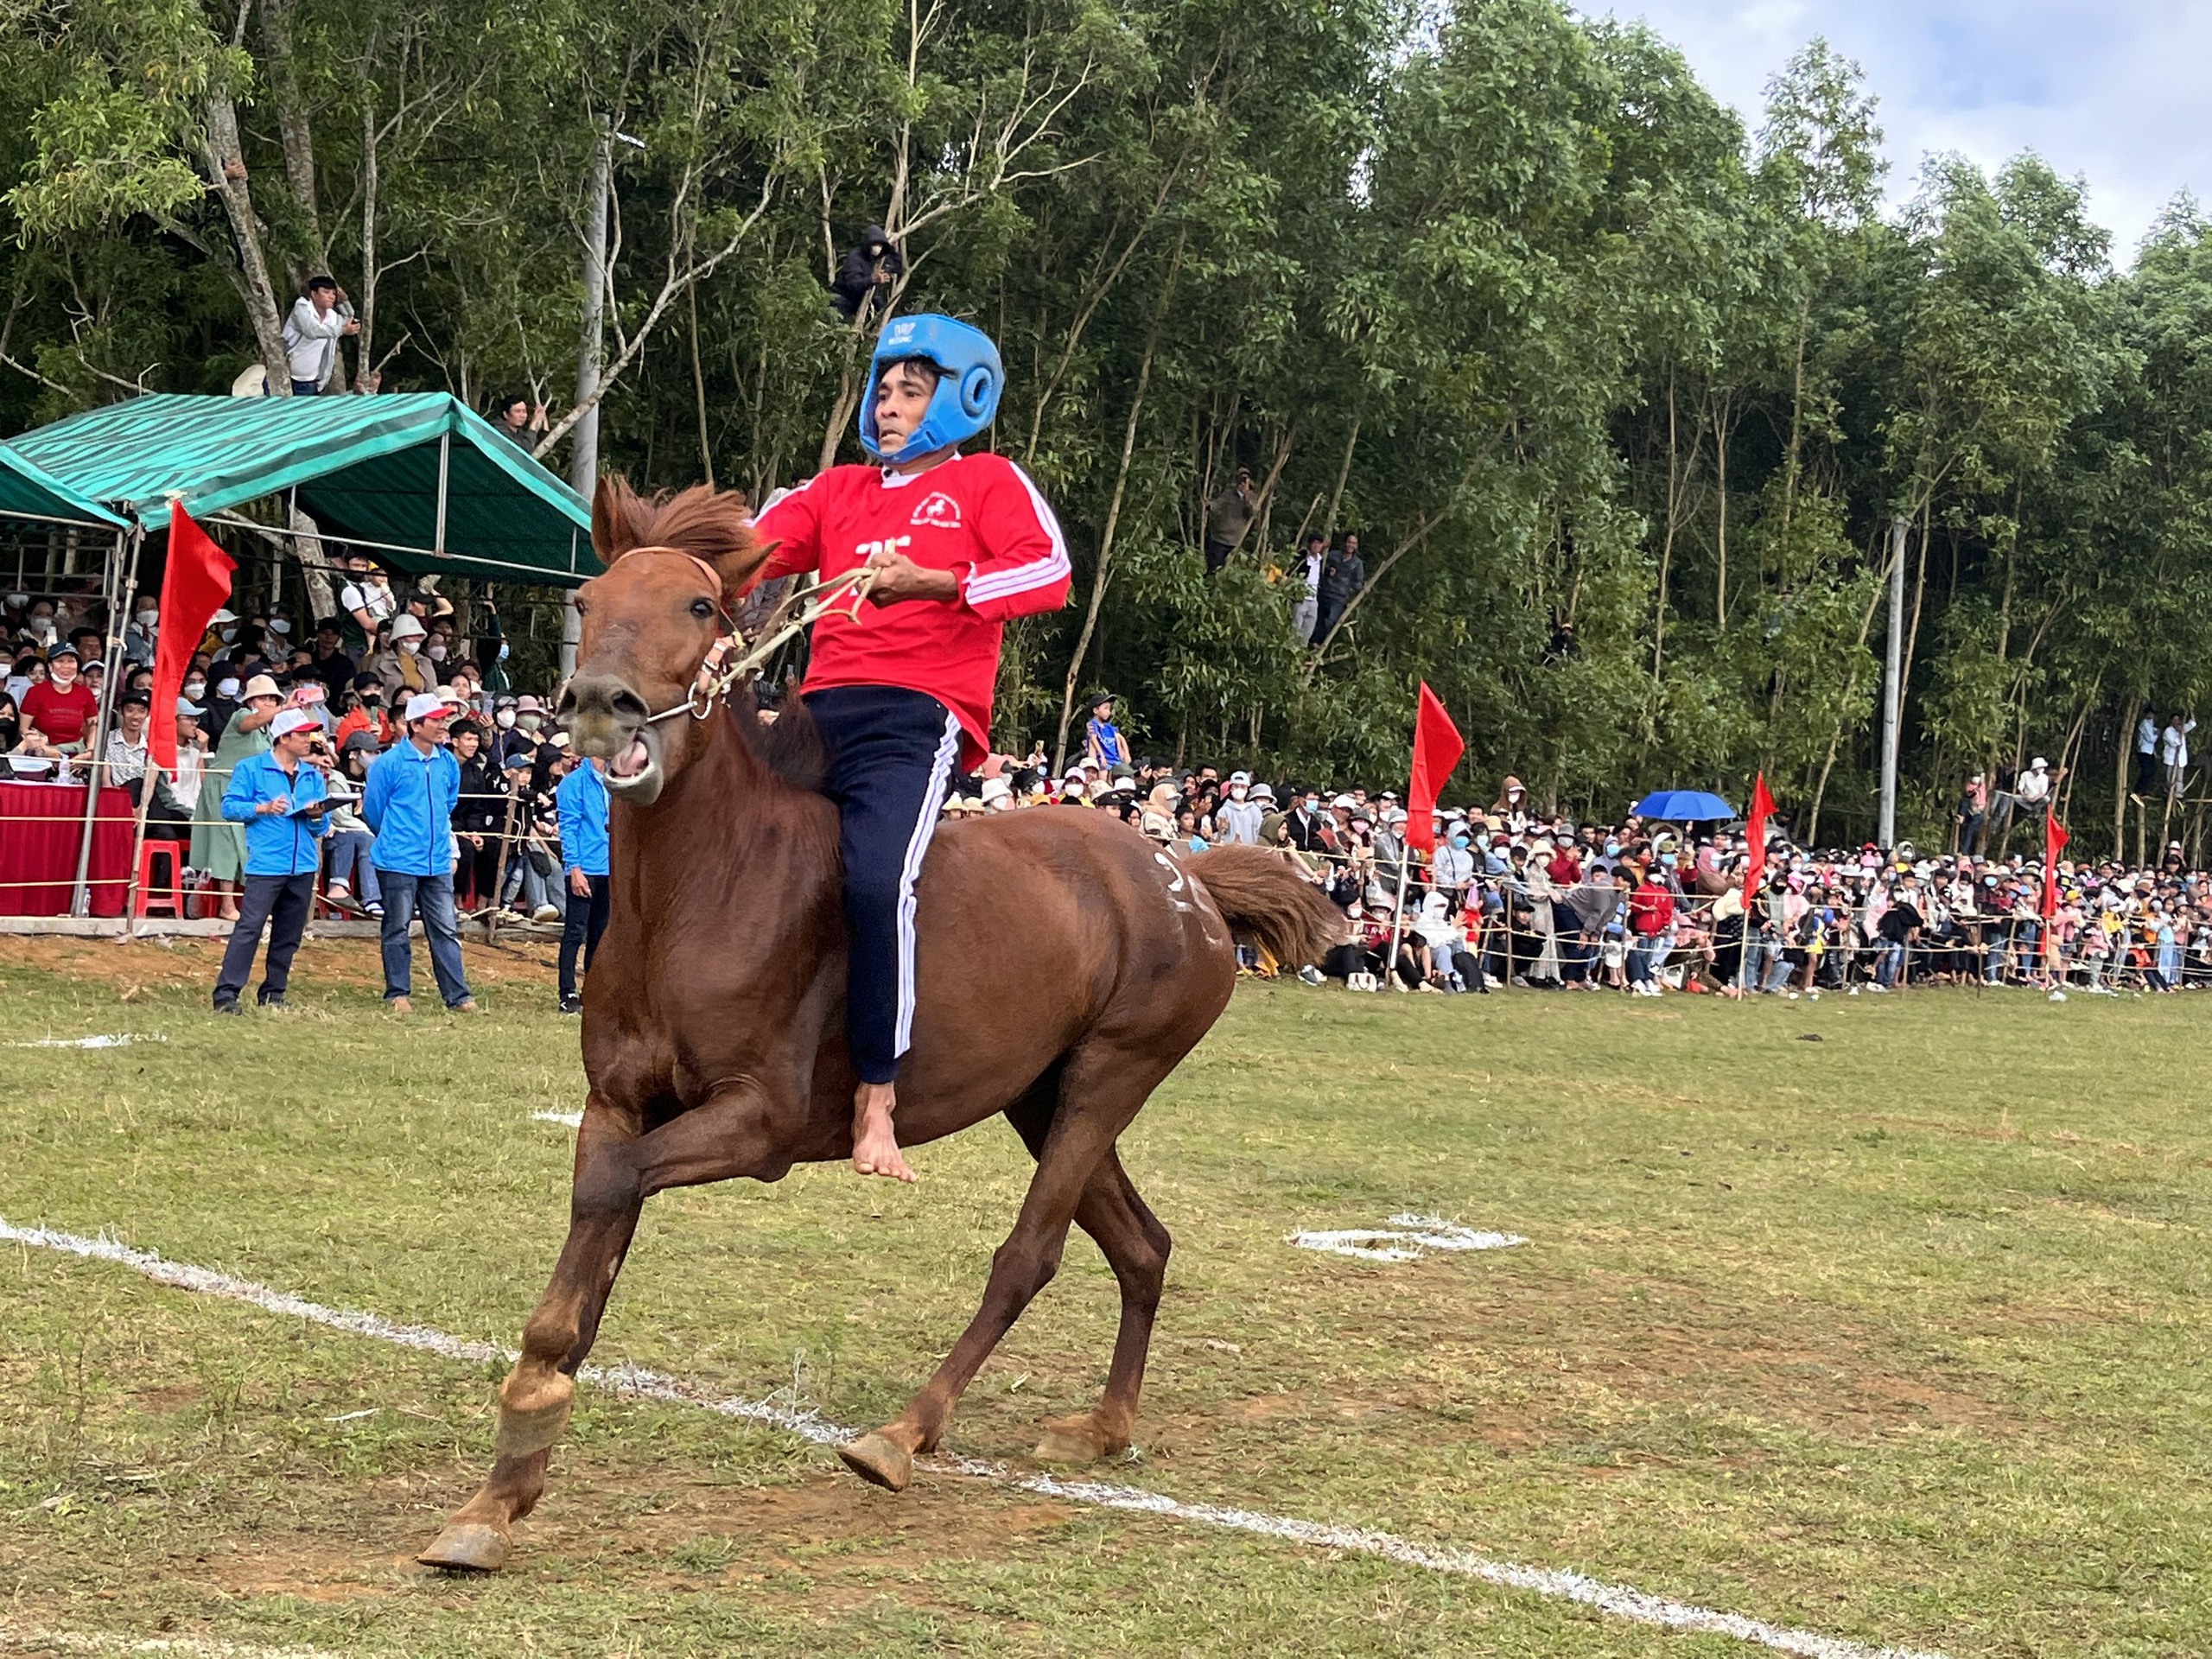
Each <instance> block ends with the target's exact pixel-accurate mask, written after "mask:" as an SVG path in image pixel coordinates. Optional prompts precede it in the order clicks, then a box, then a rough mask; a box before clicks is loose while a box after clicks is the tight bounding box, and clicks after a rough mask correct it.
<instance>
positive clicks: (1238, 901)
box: [1185, 846, 1345, 968]
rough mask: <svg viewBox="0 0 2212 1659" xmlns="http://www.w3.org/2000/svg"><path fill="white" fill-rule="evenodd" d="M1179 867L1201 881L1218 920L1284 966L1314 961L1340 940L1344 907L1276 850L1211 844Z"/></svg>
mask: <svg viewBox="0 0 2212 1659" xmlns="http://www.w3.org/2000/svg"><path fill="white" fill-rule="evenodd" d="M1185 868H1186V869H1188V870H1189V871H1190V872H1191V874H1193V875H1195V876H1197V877H1198V880H1200V881H1202V882H1204V883H1205V889H1206V891H1207V892H1208V893H1211V894H1212V895H1213V902H1214V906H1215V907H1216V908H1217V909H1218V910H1219V911H1220V912H1221V915H1222V919H1223V920H1224V921H1225V922H1227V923H1228V924H1229V925H1230V926H1231V927H1233V928H1235V929H1236V930H1237V931H1240V932H1243V933H1249V935H1251V937H1252V938H1255V939H1256V940H1258V941H1259V942H1260V943H1261V944H1263V945H1265V946H1266V947H1267V948H1268V953H1269V954H1270V955H1272V956H1273V957H1274V959H1275V960H1276V961H1277V962H1279V963H1282V964H1283V966H1284V967H1286V968H1295V967H1300V966H1302V965H1303V964H1305V963H1309V962H1318V961H1319V960H1320V959H1321V957H1323V956H1324V955H1325V954H1326V953H1327V951H1328V950H1329V948H1330V947H1331V946H1332V945H1336V944H1342V943H1343V942H1344V934H1345V925H1344V912H1342V911H1340V910H1338V908H1337V907H1336V906H1335V905H1334V904H1332V903H1331V902H1330V899H1329V895H1328V894H1327V893H1324V892H1322V891H1321V889H1320V888H1319V887H1315V886H1314V885H1313V883H1312V882H1311V881H1308V880H1306V878H1305V877H1303V876H1302V875H1300V874H1299V873H1298V872H1297V871H1296V870H1295V869H1294V868H1292V867H1291V865H1290V864H1289V863H1288V862H1287V861H1286V860H1284V859H1283V858H1282V857H1281V856H1280V855H1277V854H1274V853H1271V852H1268V851H1267V850H1265V849H1262V848H1258V847H1242V846H1229V847H1216V848H1214V849H1212V850H1211V851H1210V852H1204V853H1200V854H1199V855H1197V856H1196V857H1195V858H1193V859H1192V860H1191V861H1190V862H1189V863H1188V864H1187V865H1185Z"/></svg>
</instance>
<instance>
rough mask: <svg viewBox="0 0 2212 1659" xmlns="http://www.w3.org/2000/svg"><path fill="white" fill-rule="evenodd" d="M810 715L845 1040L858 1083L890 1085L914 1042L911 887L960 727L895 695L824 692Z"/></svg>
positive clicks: (882, 689)
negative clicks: (829, 820) (822, 791)
mask: <svg viewBox="0 0 2212 1659" xmlns="http://www.w3.org/2000/svg"><path fill="white" fill-rule="evenodd" d="M806 709H807V712H808V713H809V714H810V715H813V716H814V723H815V725H816V726H817V727H818V728H820V729H821V732H822V737H823V742H824V744H825V745H826V746H827V747H828V750H829V775H828V778H827V779H826V785H827V788H828V791H829V798H830V799H832V800H833V801H835V802H836V803H837V813H838V818H839V821H840V823H841V824H842V836H841V837H840V840H841V844H842V849H843V852H844V858H845V930H846V932H847V934H848V935H849V939H850V957H849V963H848V970H849V971H848V978H847V982H846V989H845V1030H846V1039H847V1041H848V1043H849V1046H850V1047H851V1049H852V1054H853V1065H854V1067H855V1069H856V1070H857V1071H859V1072H860V1075H861V1081H862V1082H863V1083H890V1082H892V1081H893V1080H894V1079H896V1078H897V1077H898V1075H899V1056H900V1055H902V1054H904V1053H905V1052H906V1050H907V1048H908V1046H910V1045H911V1043H912V1039H913V1029H914V883H915V882H916V881H917V880H919V879H920V876H921V874H922V855H924V854H925V853H926V852H927V851H928V850H929V845H930V837H931V836H932V835H933V834H935V833H936V830H937V819H938V812H939V811H940V810H943V808H944V794H945V791H946V790H947V789H948V788H950V785H951V782H952V774H953V768H954V766H956V765H957V763H958V760H959V759H960V722H959V721H957V719H955V718H954V717H953V715H952V713H951V711H950V710H949V709H946V708H945V706H944V704H943V703H941V702H938V700H937V699H936V698H935V697H932V696H929V695H928V694H927V693H926V692H922V691H908V690H903V689H901V688H899V687H897V686H886V685H840V686H830V687H827V688H825V689H824V690H820V691H810V692H809V693H807V695H806Z"/></svg>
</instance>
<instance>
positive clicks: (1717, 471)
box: [1713, 394, 1730, 633]
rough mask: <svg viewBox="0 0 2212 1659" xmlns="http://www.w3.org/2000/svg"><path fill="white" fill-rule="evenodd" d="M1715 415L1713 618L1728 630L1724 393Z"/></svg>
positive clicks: (1726, 460)
mask: <svg viewBox="0 0 2212 1659" xmlns="http://www.w3.org/2000/svg"><path fill="white" fill-rule="evenodd" d="M1719 404H1720V406H1719V409H1717V410H1714V411H1713V468H1714V488H1715V494H1716V496H1717V499H1718V512H1719V518H1718V519H1717V521H1716V528H1715V531H1714V537H1713V545H1714V548H1715V550H1716V551H1717V553H1718V554H1719V571H1718V573H1717V575H1716V576H1715V578H1714V581H1713V622H1714V625H1715V626H1716V627H1717V628H1718V629H1719V632H1722V633H1726V632H1728V429H1729V425H1730V422H1729V419H1728V398H1727V397H1726V394H1723V396H1722V397H1721V398H1720V400H1719Z"/></svg>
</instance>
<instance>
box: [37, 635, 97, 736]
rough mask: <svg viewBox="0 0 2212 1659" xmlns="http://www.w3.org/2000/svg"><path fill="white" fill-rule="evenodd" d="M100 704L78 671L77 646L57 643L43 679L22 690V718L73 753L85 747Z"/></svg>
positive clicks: (49, 656)
mask: <svg viewBox="0 0 2212 1659" xmlns="http://www.w3.org/2000/svg"><path fill="white" fill-rule="evenodd" d="M99 706H100V700H99V698H98V697H97V696H94V695H93V694H92V688H91V687H90V686H88V685H86V683H85V682H84V679H83V677H82V676H81V675H80V674H79V672H78V666H77V648H76V646H74V645H56V646H55V647H54V649H53V651H52V652H48V656H47V659H46V678H45V679H44V680H42V681H41V682H40V683H38V684H36V685H34V686H32V687H31V688H30V689H29V690H28V691H25V692H24V693H23V709H22V713H23V720H24V722H25V723H26V724H27V725H29V724H35V725H36V726H37V728H39V730H41V732H43V733H45V734H46V735H47V739H48V741H49V742H51V743H53V744H54V747H57V748H59V749H60V750H61V751H62V752H63V753H65V754H75V753H78V752H79V750H80V749H82V748H83V747H84V746H85V738H86V732H87V730H88V729H89V728H90V727H91V726H92V721H93V719H94V717H95V716H97V715H99Z"/></svg>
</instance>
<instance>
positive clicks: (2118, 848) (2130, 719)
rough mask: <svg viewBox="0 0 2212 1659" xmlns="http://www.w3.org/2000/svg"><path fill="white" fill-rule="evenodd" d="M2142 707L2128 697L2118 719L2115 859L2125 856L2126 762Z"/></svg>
mask: <svg viewBox="0 0 2212 1659" xmlns="http://www.w3.org/2000/svg"><path fill="white" fill-rule="evenodd" d="M2142 709H2143V704H2142V701H2141V700H2140V699H2139V698H2136V697H2130V698H2129V699H2128V700H2127V703H2126V713H2125V714H2123V715H2121V716H2120V760H2119V761H2118V763H2117V764H2116V765H2115V766H2113V780H2112V855H2113V859H2114V860H2115V861H2119V860H2121V859H2125V858H2126V856H2127V785H2128V784H2129V782H2130V779H2129V778H2128V776H2127V764H2128V761H2129V760H2130V759H2131V758H2132V757H2133V755H2134V753H2135V722H2136V721H2137V720H2138V719H2139V718H2140V716H2141V712H2142Z"/></svg>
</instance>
